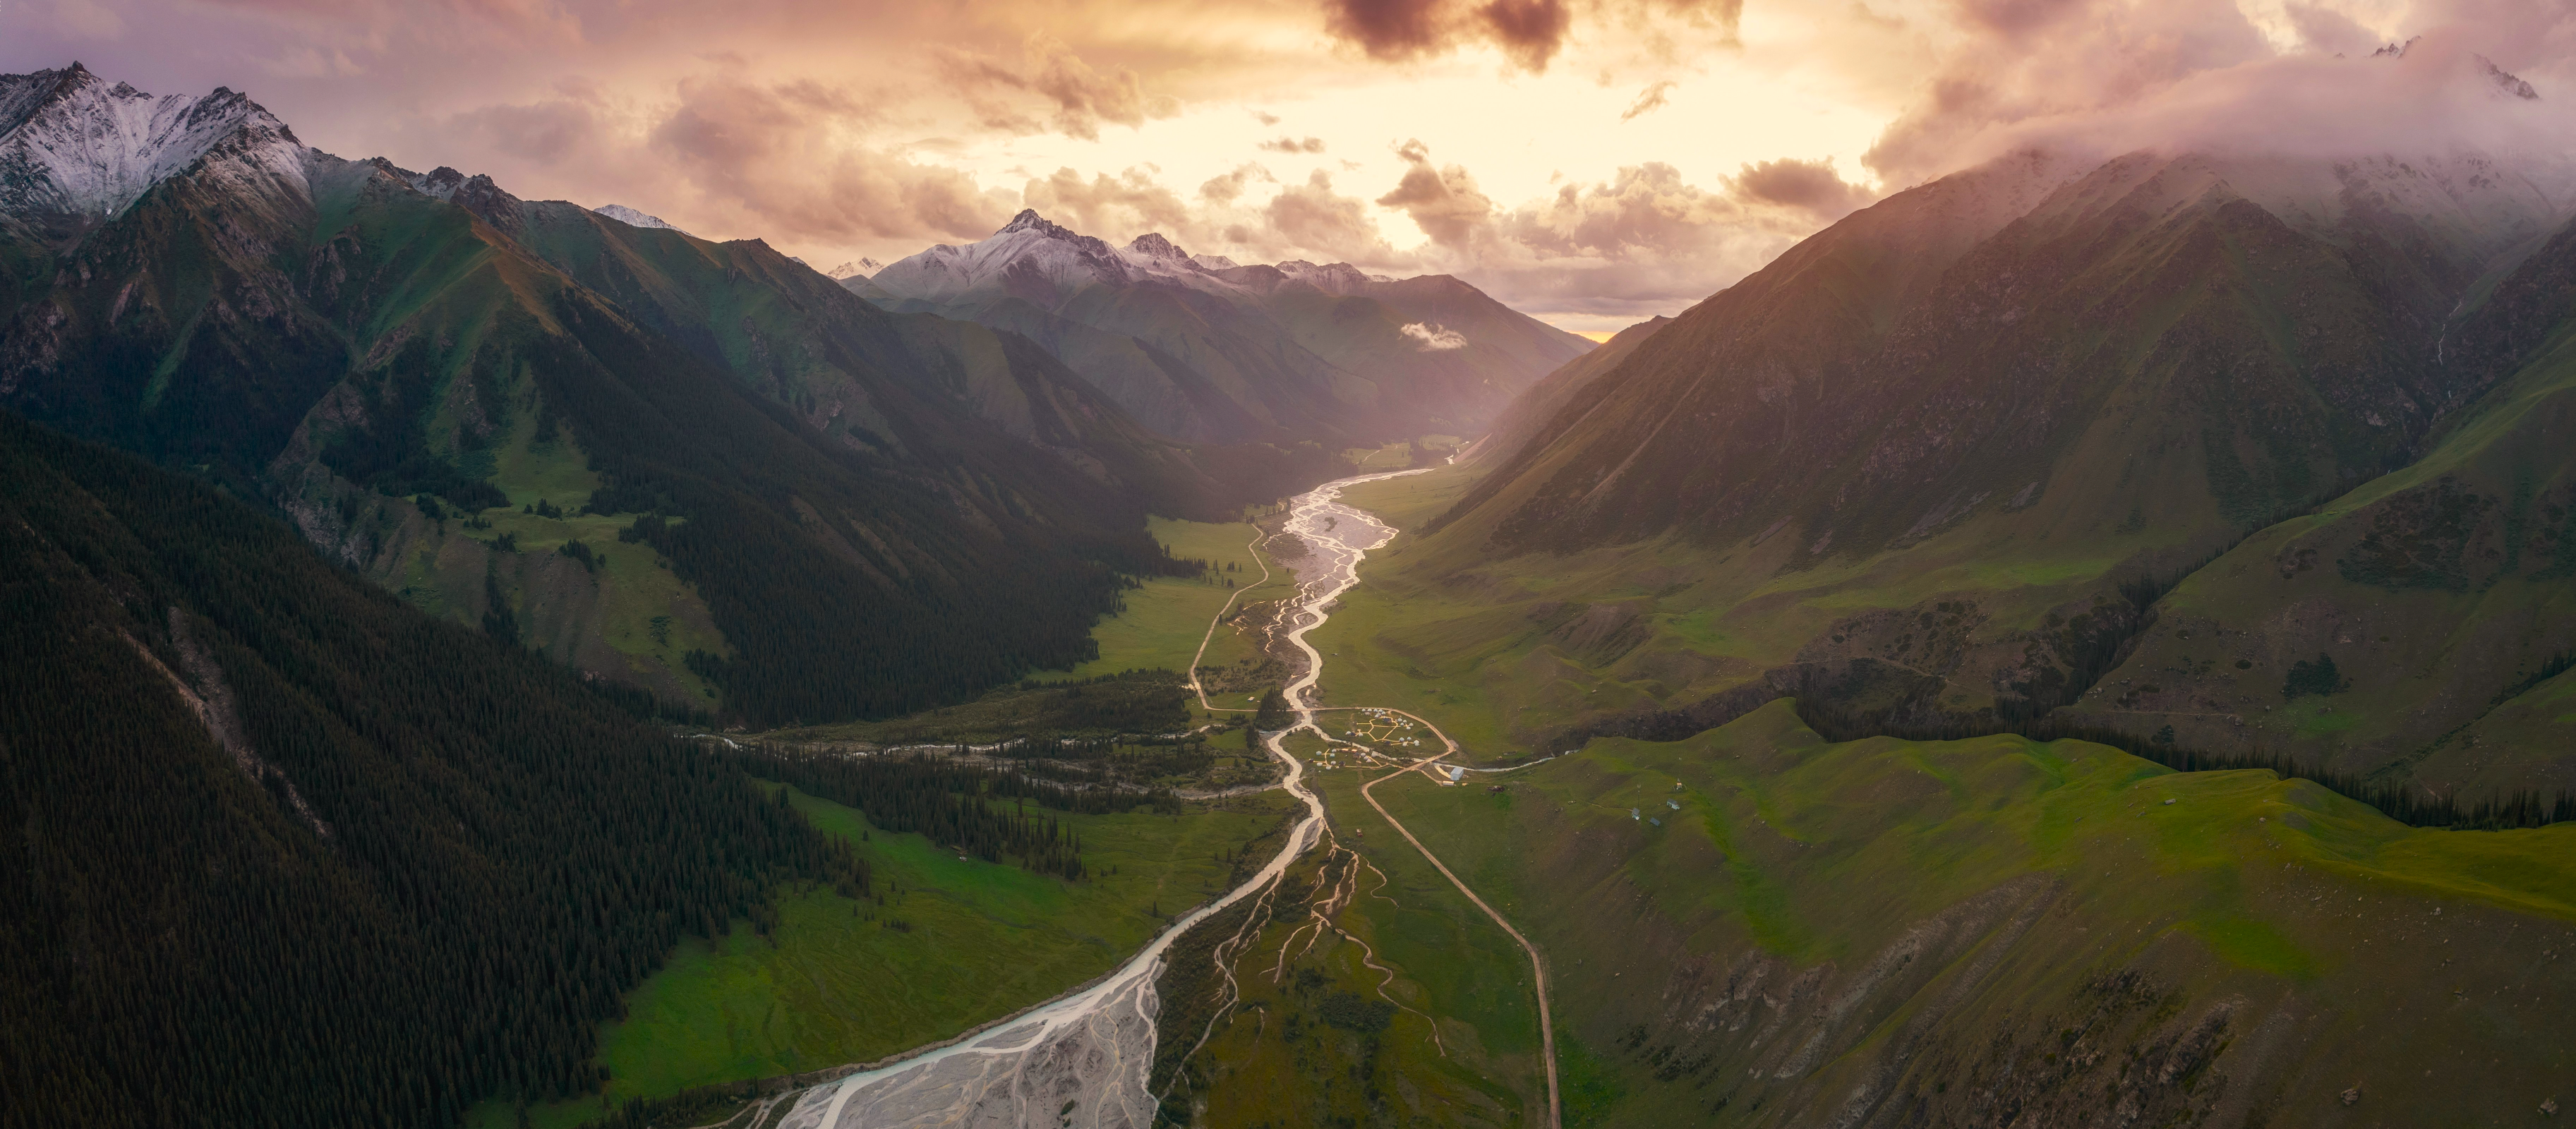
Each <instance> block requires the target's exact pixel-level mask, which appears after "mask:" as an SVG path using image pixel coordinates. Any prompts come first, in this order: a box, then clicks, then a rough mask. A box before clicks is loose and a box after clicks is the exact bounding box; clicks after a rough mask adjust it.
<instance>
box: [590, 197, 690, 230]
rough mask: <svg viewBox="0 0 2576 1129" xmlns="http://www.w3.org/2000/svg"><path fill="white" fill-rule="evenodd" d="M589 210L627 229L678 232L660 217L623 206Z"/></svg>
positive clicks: (676, 228)
mask: <svg viewBox="0 0 2576 1129" xmlns="http://www.w3.org/2000/svg"><path fill="white" fill-rule="evenodd" d="M591 210H592V211H595V212H598V213H599V214H601V215H603V216H607V217H608V218H610V219H613V220H616V221H617V222H619V223H622V224H625V225H626V226H628V227H647V228H650V227H658V228H662V229H665V230H668V231H680V227H679V225H678V224H675V223H672V222H670V221H668V220H665V219H663V218H662V217H660V216H648V215H645V214H644V213H642V212H639V211H636V210H635V209H633V208H630V207H627V206H626V205H624V204H604V205H601V206H600V207H597V208H593V209H591ZM680 234H682V235H687V234H688V232H685V231H680Z"/></svg>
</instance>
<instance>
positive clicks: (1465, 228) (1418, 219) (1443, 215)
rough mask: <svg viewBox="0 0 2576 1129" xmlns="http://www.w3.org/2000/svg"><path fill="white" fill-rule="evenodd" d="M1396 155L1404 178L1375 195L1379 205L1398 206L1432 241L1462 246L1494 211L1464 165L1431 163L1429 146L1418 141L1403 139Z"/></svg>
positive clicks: (1458, 247)
mask: <svg viewBox="0 0 2576 1129" xmlns="http://www.w3.org/2000/svg"><path fill="white" fill-rule="evenodd" d="M1395 155H1396V156H1398V157H1401V158H1403V159H1404V163H1405V165H1406V168H1405V170H1404V178H1403V179H1402V180H1399V181H1397V182H1396V185H1395V189H1394V191H1391V192H1388V193H1387V194H1386V195H1384V196H1380V197H1378V198H1377V203H1378V206H1379V207H1382V208H1396V209H1400V210H1401V211H1403V212H1404V214H1405V215H1407V216H1410V217H1412V219H1413V222H1414V223H1415V224H1416V225H1417V226H1419V227H1421V228H1422V233H1423V234H1424V235H1428V236H1430V237H1431V241H1432V242H1433V243H1436V244H1438V245H1440V246H1442V247H1445V248H1449V249H1451V250H1463V249H1465V248H1466V247H1467V246H1468V245H1469V244H1470V243H1471V242H1473V240H1474V238H1475V234H1476V230H1477V229H1478V228H1479V227H1481V226H1482V225H1483V224H1484V223H1485V221H1486V219H1487V218H1488V217H1490V216H1491V215H1493V212H1494V202H1493V201H1492V200H1490V199H1487V198H1486V196H1485V194H1484V193H1482V192H1480V191H1477V189H1476V180H1475V178H1474V177H1472V176H1469V175H1467V170H1466V169H1464V168H1461V167H1459V166H1457V165H1450V166H1448V167H1447V168H1437V167H1434V166H1433V165H1432V163H1431V149H1430V147H1429V146H1426V145H1424V144H1423V143H1422V142H1420V141H1407V142H1405V143H1404V144H1403V145H1401V146H1398V147H1397V148H1396V151H1395Z"/></svg>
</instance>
